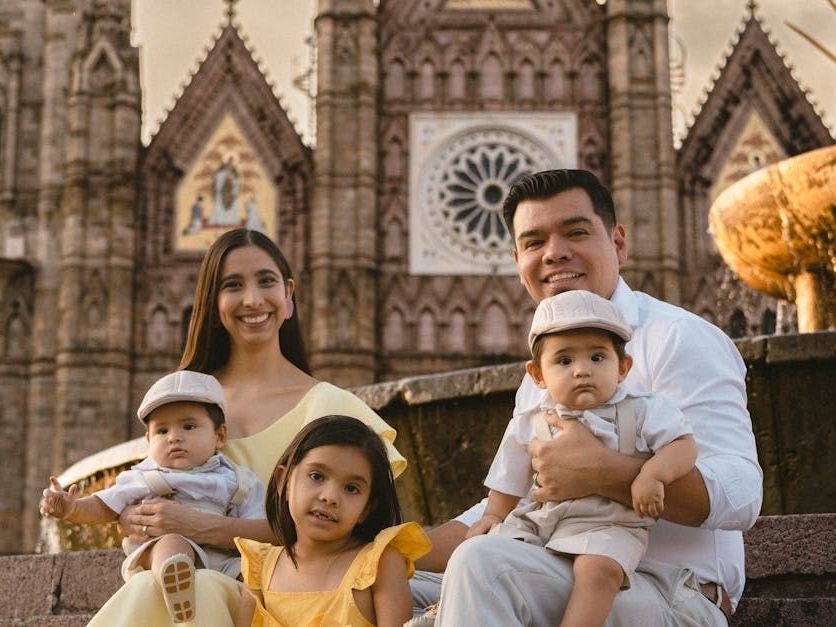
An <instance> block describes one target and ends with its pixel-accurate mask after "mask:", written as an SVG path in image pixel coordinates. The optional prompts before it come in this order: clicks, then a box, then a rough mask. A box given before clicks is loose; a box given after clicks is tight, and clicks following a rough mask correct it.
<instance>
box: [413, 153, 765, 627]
mask: <svg viewBox="0 0 836 627" xmlns="http://www.w3.org/2000/svg"><path fill="white" fill-rule="evenodd" d="M504 214H505V221H506V224H507V225H508V228H509V230H510V231H511V234H512V237H513V238H514V246H515V250H514V258H515V260H516V263H517V269H518V271H519V275H520V280H521V282H522V284H523V285H524V286H525V288H526V290H527V291H528V293H529V294H530V295H531V297H532V298H533V299H534V300H535V301H537V302H539V301H540V300H542V299H543V298H546V297H548V296H552V295H554V294H557V293H560V292H563V291H566V290H572V289H585V290H589V291H592V292H595V293H596V294H598V295H600V296H603V297H604V298H608V299H610V300H612V301H613V302H614V303H616V304H617V305H618V306H619V307H620V308H621V310H622V312H623V313H624V315H625V317H626V319H627V321H628V323H629V324H630V326H631V327H632V328H633V339H632V340H631V341H630V343H629V344H628V345H627V352H628V353H629V354H630V355H631V356H632V357H633V360H634V366H633V369H632V371H631V372H630V374H629V375H628V377H627V379H626V381H625V384H626V385H628V386H632V387H634V388H635V389H636V390H638V391H645V392H649V393H653V394H662V395H665V396H667V397H668V398H669V400H671V401H673V402H674V403H675V404H676V405H677V406H678V407H679V408H680V409H681V410H682V412H683V413H684V414H685V417H686V418H687V419H688V420H689V421H690V423H691V426H692V427H693V429H694V434H695V437H696V440H697V444H698V447H699V453H700V454H699V458H698V460H697V463H696V466H695V468H694V469H693V470H692V471H691V472H690V473H689V474H688V475H686V476H685V477H684V478H682V479H680V480H679V481H676V482H675V483H673V484H671V485H670V486H669V488H668V490H667V492H666V494H665V511H664V513H663V514H662V518H663V520H660V521H659V523H658V524H657V525H656V526H655V527H654V528H653V531H652V533H651V537H650V544H649V547H648V551H647V555H646V557H645V559H644V560H643V562H642V563H641V564H640V565H639V568H638V571H637V576H636V578H635V583H634V584H633V586H632V587H631V588H630V589H629V590H625V591H623V592H620V593H619V594H618V595H617V596H616V601H615V604H614V606H613V610H612V613H611V614H610V619H609V620H610V621H611V622H612V624H625V625H632V624H638V623H644V624H654V625H655V624H659V625H682V624H700V625H703V624H716V625H723V624H725V617H724V613H726V614H728V613H730V611H731V610H732V609H733V608H734V606H735V605H736V603H737V600H738V599H739V597H740V595H741V593H742V591H743V584H744V580H745V573H744V568H743V538H742V533H741V531H742V530H743V529H747V528H749V527H750V526H751V525H752V524H754V522H755V520H756V519H757V516H758V513H759V511H760V504H761V496H762V495H761V484H762V477H763V475H762V472H761V469H760V466H759V465H758V462H757V454H756V450H755V440H754V435H753V433H752V426H751V421H750V419H749V414H748V412H747V410H746V392H745V386H744V376H745V367H744V364H743V361H742V359H741V358H740V355H739V353H738V352H737V349H736V348H735V346H734V344H732V342H731V341H730V340H729V339H728V338H727V337H726V336H725V335H724V334H723V333H722V332H721V331H720V330H719V329H717V328H716V327H714V326H713V325H710V324H709V323H708V322H706V321H705V320H703V319H701V318H699V317H697V316H695V315H693V314H690V313H688V312H686V311H684V310H682V309H680V308H678V307H674V306H672V305H668V304H666V303H663V302H661V301H658V300H656V299H654V298H652V297H650V296H648V295H646V294H642V293H640V292H634V291H632V290H631V289H630V288H629V287H628V286H627V284H626V283H625V282H624V281H623V280H622V279H621V278H620V277H619V267H620V265H621V264H623V263H624V262H625V261H626V259H627V246H626V240H625V231H624V227H623V226H621V225H619V224H617V223H616V219H615V211H614V208H613V203H612V198H611V196H610V194H609V192H608V191H607V189H606V188H605V187H603V186H602V185H601V184H600V182H599V181H598V180H597V179H596V178H595V176H594V175H592V174H591V173H589V172H586V171H583V170H552V171H546V172H540V173H537V174H534V175H531V176H529V177H526V178H524V179H522V180H520V181H519V182H517V183H516V184H515V185H514V186H513V187H512V188H511V190H510V192H509V194H508V197H507V198H506V200H505V203H504ZM542 393H543V392H542V390H540V388H538V387H537V386H536V385H535V384H534V383H533V382H532V380H531V379H530V378H529V377H528V376H526V377H525V378H524V379H523V382H522V385H521V386H520V388H519V390H518V391H517V397H516V407H515V410H514V412H515V415H516V414H517V413H518V412H522V411H525V410H526V409H528V408H530V407H532V406H533V405H534V404H539V402H540V398H541V395H542ZM554 424H555V426H556V427H558V428H560V429H561V430H562V433H561V435H560V437H557V438H555V439H553V440H550V441H546V442H540V441H538V442H534V443H532V445H531V447H530V453H531V455H532V466H533V468H534V471H535V472H536V473H537V483H538V485H539V486H540V487H538V488H537V489H535V490H534V492H533V494H532V495H533V497H534V498H535V499H537V500H539V501H563V500H566V499H572V498H579V497H583V496H588V495H590V494H598V495H601V496H604V497H607V498H610V499H614V500H616V501H619V502H621V503H623V504H625V505H627V506H628V507H629V506H631V499H630V484H631V482H632V480H633V478H634V477H635V476H636V475H637V474H638V471H639V469H640V468H641V466H642V464H643V460H641V459H638V458H632V457H626V456H623V455H621V454H619V453H617V452H616V451H612V450H609V449H607V448H606V447H604V446H603V445H602V444H601V443H600V442H599V441H598V440H597V439H596V438H595V437H594V436H592V435H591V434H590V433H589V432H588V431H587V430H586V429H584V428H583V427H582V426H581V425H579V424H578V423H577V422H573V421H563V420H559V419H557V420H555V422H554ZM506 437H507V434H506ZM480 515H481V508H480V507H479V506H477V507H474V508H471V510H468V512H465V514H463V515H462V516H460V517H459V518H458V519H457V521H451V522H449V523H446V524H445V525H442V526H441V527H440V528H438V529H437V530H435V531H434V532H433V533H431V537H432V539H433V542H434V544H435V543H437V544H438V547H437V549H436V550H435V551H434V553H433V555H432V556H430V558H429V559H427V560H425V561H424V562H423V563H420V564H419V566H420V567H424V568H429V569H433V568H436V569H439V567H440V566H442V565H443V563H444V559H445V558H446V557H447V556H448V555H449V551H450V550H451V548H453V547H455V546H456V545H457V544H458V543H459V542H461V541H462V540H463V538H464V534H465V533H466V531H467V527H468V526H469V525H471V524H473V522H474V521H475V520H478V518H479V517H480ZM672 523H677V524H672ZM692 573H693V574H692ZM694 575H695V577H694ZM419 581H420V580H419ZM419 587H420V583H419ZM571 588H572V566H571V562H570V561H569V560H568V559H567V558H565V557H562V556H558V555H554V554H551V553H549V552H547V551H545V550H543V549H542V548H541V547H536V546H532V545H527V544H524V543H521V542H519V541H515V540H512V539H508V538H503V537H499V536H493V535H487V536H479V537H475V538H472V539H470V540H468V542H467V543H464V544H463V545H462V546H461V547H460V548H459V549H457V550H456V551H455V553H454V554H453V556H452V557H451V559H450V562H449V564H448V566H447V571H446V574H445V576H444V585H443V587H442V593H441V606H440V610H439V615H438V623H437V624H440V625H465V624H480V625H483V626H484V625H502V626H508V625H514V624H524V625H553V624H557V623H558V622H560V620H561V617H562V615H563V609H564V607H565V603H566V600H567V599H568V596H569V593H570V592H571ZM416 596H418V595H416ZM721 610H722V611H721Z"/></svg>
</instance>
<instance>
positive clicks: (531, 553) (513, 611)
mask: <svg viewBox="0 0 836 627" xmlns="http://www.w3.org/2000/svg"><path fill="white" fill-rule="evenodd" d="M573 583H574V576H573V574H572V562H571V560H569V559H567V558H564V557H560V556H557V555H554V554H553V553H549V552H548V551H546V550H545V549H544V548H542V547H539V546H533V545H531V544H526V543H524V542H520V541H519V540H513V539H510V538H504V537H501V536H493V535H485V536H477V537H475V538H471V539H469V540H467V541H466V542H464V543H462V544H461V545H460V546H459V547H458V548H457V549H456V550H455V552H454V553H453V555H452V557H451V558H450V562H449V563H448V565H447V571H446V572H445V574H444V580H443V583H442V586H441V606H440V608H439V613H438V618H437V619H436V623H435V624H436V625H441V626H442V627H444V626H449V627H462V626H464V625H479V626H480V627H493V626H496V627H510V626H512V625H531V626H533V627H542V626H544V625H556V624H558V623H559V622H560V620H561V619H562V617H563V611H564V609H565V608H566V603H567V602H568V600H569V594H570V593H571V592H572V585H573ZM604 624H605V625H607V626H611V627H612V626H616V625H618V626H621V625H623V626H625V627H634V626H635V625H642V627H655V626H660V627H661V626H663V625H664V626H666V627H685V626H694V627H697V626H700V627H702V626H705V625H716V626H718V627H720V626H725V625H726V617H725V615H724V614H723V613H722V612H721V611H720V609H719V608H717V607H715V606H714V604H713V603H711V601H709V600H708V599H706V598H705V597H704V596H703V595H702V594H701V593H700V591H699V587H698V586H697V583H696V579H695V578H694V575H693V573H691V571H690V570H688V569H687V568H676V567H673V566H670V565H668V564H660V563H658V562H655V563H654V562H649V561H645V562H642V563H641V564H639V567H638V569H637V571H636V577H635V580H634V581H633V586H632V587H631V588H630V589H629V590H624V591H621V592H619V593H618V594H617V595H616V597H615V602H614V603H613V608H612V611H611V612H610V616H609V618H608V619H607V621H606V622H605V623H604Z"/></svg>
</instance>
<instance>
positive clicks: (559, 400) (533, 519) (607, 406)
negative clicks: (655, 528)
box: [468, 291, 697, 625]
mask: <svg viewBox="0 0 836 627" xmlns="http://www.w3.org/2000/svg"><path fill="white" fill-rule="evenodd" d="M631 336H632V329H631V328H630V326H629V325H628V324H627V323H626V321H625V320H624V317H623V316H622V314H621V312H620V311H619V310H618V307H617V306H616V305H614V304H613V303H611V302H610V301H608V300H606V299H604V298H601V297H600V296H597V295H596V294H593V293H591V292H586V291H570V292H564V293H562V294H558V295H557V296H552V297H551V298H547V299H545V300H543V301H542V302H541V303H540V304H539V306H538V307H537V311H536V312H535V314H534V319H533V321H532V325H531V331H530V333H529V347H530V348H531V351H532V359H531V361H529V362H528V363H527V364H526V370H527V372H528V374H529V375H530V376H531V377H532V379H533V380H534V382H535V383H536V384H537V385H538V386H539V387H541V388H543V389H544V390H546V392H547V393H545V394H544V395H543V401H542V402H541V404H540V407H539V408H535V409H534V410H532V411H530V412H528V413H526V414H522V415H519V416H517V417H515V418H514V419H512V420H511V422H510V423H509V425H508V428H507V430H506V433H505V436H504V437H503V439H502V444H500V448H499V451H498V452H497V455H496V457H495V458H494V462H493V464H492V465H491V469H490V471H489V473H488V478H487V479H486V481H485V483H486V485H488V486H489V487H490V488H491V491H490V496H489V497H488V505H487V508H486V509H485V513H484V515H483V517H482V519H481V520H479V521H478V522H477V523H476V524H474V525H473V527H471V529H470V531H469V532H468V536H474V535H479V534H483V533H487V532H489V531H490V532H491V533H496V534H501V535H507V536H510V537H513V538H516V539H519V540H522V541H524V542H528V543H531V544H538V545H540V546H543V547H545V548H546V549H548V550H550V551H552V552H554V553H556V554H560V555H564V556H568V557H570V558H572V559H573V571H574V575H575V585H574V587H573V590H572V595H571V596H570V598H569V603H568V605H567V607H566V612H565V614H564V618H563V623H562V624H564V625H569V624H578V625H595V624H599V625H600V624H601V623H603V622H604V620H605V619H606V617H607V615H608V614H609V611H610V608H611V607H612V602H613V600H614V598H615V595H616V594H617V593H618V591H619V590H620V589H624V588H628V587H629V586H630V576H631V575H632V573H633V572H634V571H635V569H636V566H637V565H638V563H639V560H640V559H641V558H642V556H643V555H644V552H645V550H646V548H647V540H648V528H649V527H650V526H652V525H653V523H654V520H655V517H658V516H659V515H660V514H661V513H662V510H663V509H664V487H665V485H668V484H669V483H671V482H672V481H675V480H676V479H679V478H680V477H682V476H684V475H685V474H687V473H688V472H689V471H690V470H691V469H692V468H693V466H694V461H695V460H696V455H697V449H696V444H695V443H694V438H693V435H692V433H693V432H692V430H691V428H690V426H689V425H688V424H687V422H686V421H685V419H684V417H683V415H682V412H680V411H679V409H677V408H676V407H674V406H673V405H672V404H671V403H670V402H668V401H666V400H665V399H663V398H661V397H659V396H648V395H637V394H631V393H630V392H629V391H628V390H626V389H625V388H624V387H623V386H622V385H620V383H621V381H623V380H624V377H625V376H626V375H627V373H628V372H629V370H630V368H631V366H632V359H631V358H630V356H629V355H627V354H626V351H625V345H626V343H627V342H628V341H629V340H630V337H631ZM549 414H553V415H555V416H556V417H559V418H560V419H562V420H572V419H574V420H578V422H580V423H581V424H583V425H584V426H585V427H586V428H587V429H589V430H590V431H591V432H592V433H593V435H595V436H596V437H598V438H599V439H600V440H601V441H602V442H603V443H604V444H605V445H606V446H607V447H608V448H611V449H614V450H617V451H619V452H620V453H623V454H627V455H637V456H644V457H648V456H650V455H651V454H652V457H651V458H650V459H648V461H647V462H645V463H644V465H643V466H642V469H641V471H640V472H639V474H638V475H637V476H636V478H635V480H634V482H633V484H632V490H631V491H632V503H631V505H632V507H628V506H626V505H624V504H622V503H619V502H617V501H614V500H610V499H608V498H604V497H602V496H598V495H590V496H586V497H583V498H579V499H572V500H568V501H563V502H546V503H540V502H536V501H530V500H528V499H524V500H523V502H522V503H520V498H521V497H525V496H526V495H527V494H528V492H529V489H530V487H531V483H532V475H531V465H530V457H529V456H528V452H527V449H526V446H527V445H528V443H529V442H531V441H532V440H534V439H541V440H543V439H549V438H552V437H560V430H559V429H556V428H555V427H553V426H552V425H551V424H550V422H549ZM534 482H536V476H535V477H534ZM497 487H500V489H497ZM506 490H507V492H506Z"/></svg>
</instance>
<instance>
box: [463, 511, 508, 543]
mask: <svg viewBox="0 0 836 627" xmlns="http://www.w3.org/2000/svg"><path fill="white" fill-rule="evenodd" d="M501 522H502V519H501V518H500V517H499V516H494V515H493V514H485V515H484V516H482V518H480V519H479V520H477V521H476V522H475V523H473V526H472V527H471V528H470V529H468V530H467V534H466V535H465V539H467V538H472V537H474V536H483V535H485V534H486V533H488V532H489V531H490V530H491V529H493V528H494V527H496V526H497V525H498V524H499V523H501Z"/></svg>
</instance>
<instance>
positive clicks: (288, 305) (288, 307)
mask: <svg viewBox="0 0 836 627" xmlns="http://www.w3.org/2000/svg"><path fill="white" fill-rule="evenodd" d="M284 302H285V312H284V319H285V320H290V319H291V318H292V317H293V299H292V298H286V299H285V301H284Z"/></svg>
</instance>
